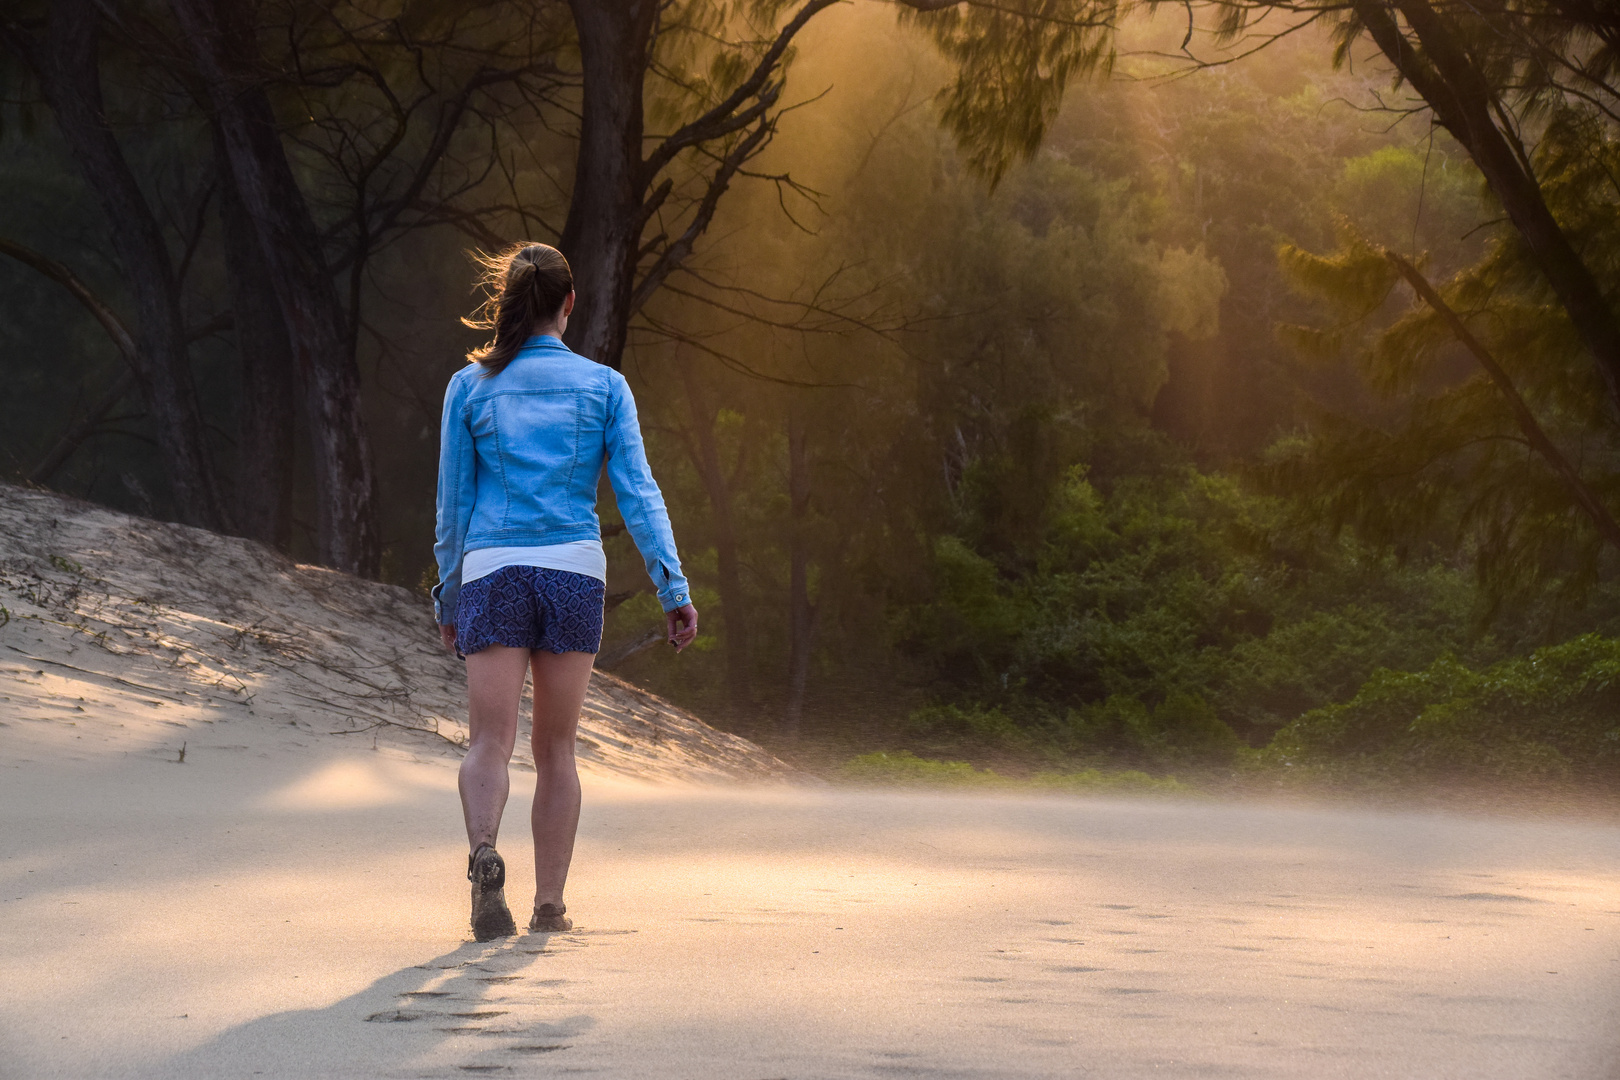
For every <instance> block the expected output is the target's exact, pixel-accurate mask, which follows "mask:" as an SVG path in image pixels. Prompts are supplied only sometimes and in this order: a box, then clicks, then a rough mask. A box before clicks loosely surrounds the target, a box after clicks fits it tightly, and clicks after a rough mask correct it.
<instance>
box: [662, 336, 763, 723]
mask: <svg viewBox="0 0 1620 1080" xmlns="http://www.w3.org/2000/svg"><path fill="white" fill-rule="evenodd" d="M679 367H680V369H681V379H682V381H683V382H684V383H685V385H686V399H687V402H688V404H690V405H691V409H692V444H691V445H692V451H693V454H692V457H693V464H694V465H696V466H697V470H698V475H699V476H700V477H701V478H702V480H703V490H704V493H705V494H707V495H708V497H709V507H710V510H711V511H712V513H713V514H714V550H715V561H716V563H717V564H718V565H717V567H716V569H717V571H718V580H717V582H716V584H717V585H718V586H719V587H720V616H721V618H722V619H723V620H724V622H725V652H726V692H727V694H728V695H729V697H730V699H731V707H732V709H733V710H734V711H736V712H739V713H740V712H742V711H743V710H745V709H747V708H748V707H749V706H750V705H752V704H753V686H752V683H753V678H752V670H753V669H752V657H751V655H750V652H751V650H750V649H749V639H748V604H747V600H746V599H745V598H744V596H743V585H742V564H741V560H739V559H738V557H737V555H738V552H737V530H736V526H735V523H734V521H733V520H732V506H731V485H730V484H729V483H728V482H727V480H726V473H725V470H724V469H723V468H721V466H720V447H719V445H718V444H717V443H716V441H715V437H714V424H715V419H716V416H717V412H718V410H717V409H716V407H715V406H714V404H713V403H712V402H711V401H710V400H709V396H708V394H707V392H706V391H705V389H704V387H703V386H702V385H701V384H700V383H699V382H698V379H697V375H696V373H695V372H694V371H693V370H692V365H691V363H690V362H687V363H681V364H679Z"/></svg>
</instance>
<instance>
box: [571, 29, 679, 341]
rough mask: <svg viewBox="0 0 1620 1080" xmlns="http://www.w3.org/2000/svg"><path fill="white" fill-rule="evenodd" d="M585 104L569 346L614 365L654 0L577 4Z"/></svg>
mask: <svg viewBox="0 0 1620 1080" xmlns="http://www.w3.org/2000/svg"><path fill="white" fill-rule="evenodd" d="M570 6H571V7H572V8H573V11H574V26H575V29H576V31H577V33H578V35H579V54H580V66H581V69H582V72H583V75H584V81H585V89H584V100H583V102H582V110H581V117H580V135H579V156H578V158H577V159H576V161H575V164H574V192H573V197H572V199H571V201H570V202H569V206H568V219H567V221H566V222H565V223H564V225H563V234H562V240H561V243H560V247H561V250H562V253H563V254H564V255H565V256H567V258H568V262H569V265H570V266H572V267H573V270H574V287H575V288H576V289H577V290H578V292H579V299H578V301H577V306H576V307H575V308H574V314H573V317H572V318H571V319H569V322H568V333H567V339H568V345H569V347H570V348H572V349H573V350H575V351H576V352H578V353H580V354H582V355H584V356H589V357H591V358H592V359H593V360H597V361H599V362H601V363H603V364H607V365H608V366H609V367H613V368H617V367H618V366H619V363H620V361H621V359H622V357H623V355H624V344H625V336H626V332H627V330H628V328H629V324H630V295H631V291H632V289H633V288H634V285H635V270H636V254H637V252H638V250H639V249H640V245H641V229H642V226H643V225H644V224H645V220H646V219H645V216H644V215H643V212H642V201H643V195H644V193H645V191H646V190H647V181H648V179H649V178H648V177H645V176H643V175H642V172H643V166H642V158H641V154H642V146H641V137H642V127H643V123H642V109H641V95H642V83H643V80H644V79H645V77H646V74H647V49H648V44H649V40H650V38H651V36H652V29H653V20H654V17H655V16H656V15H657V12H658V6H659V5H658V2H657V0H629V2H610V3H600V2H597V0H571V4H570Z"/></svg>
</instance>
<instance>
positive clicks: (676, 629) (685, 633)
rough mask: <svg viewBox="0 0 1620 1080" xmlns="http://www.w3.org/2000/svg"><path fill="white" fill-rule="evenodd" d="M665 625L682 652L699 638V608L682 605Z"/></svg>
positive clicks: (666, 617)
mask: <svg viewBox="0 0 1620 1080" xmlns="http://www.w3.org/2000/svg"><path fill="white" fill-rule="evenodd" d="M664 623H665V625H667V626H668V627H669V643H670V644H671V645H673V646H675V651H676V652H680V651H681V650H682V649H684V648H686V647H687V646H688V645H690V644H692V639H693V638H695V637H697V608H695V607H693V606H692V605H691V604H682V605H681V606H680V607H678V608H676V609H675V610H674V611H666V612H664ZM452 632H454V631H453V630H452Z"/></svg>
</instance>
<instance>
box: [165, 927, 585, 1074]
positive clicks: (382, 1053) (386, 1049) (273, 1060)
mask: <svg viewBox="0 0 1620 1080" xmlns="http://www.w3.org/2000/svg"><path fill="white" fill-rule="evenodd" d="M584 946H585V943H584V942H583V941H582V940H580V939H579V938H578V936H577V935H571V934H524V935H519V936H517V937H512V938H505V939H502V940H500V941H492V942H487V943H478V942H472V941H469V942H466V943H464V944H462V945H461V946H460V947H459V948H456V949H454V950H452V951H450V952H447V953H444V954H442V955H440V956H436V957H434V958H433V959H431V960H426V961H424V962H422V963H420V964H413V965H411V966H410V967H406V968H401V969H400V970H398V971H396V972H393V973H392V974H389V975H385V976H383V977H382V978H380V979H378V980H377V981H376V982H374V983H372V984H371V985H370V986H368V987H366V988H365V989H364V990H361V991H360V992H359V993H356V994H351V995H350V996H348V997H346V998H344V999H342V1000H341V1001H337V1002H334V1003H333V1004H331V1005H328V1006H327V1007H326V1008H324V1009H299V1010H295V1011H292V1012H282V1013H276V1014H274V1015H271V1016H265V1017H261V1018H259V1019H257V1020H251V1021H248V1022H247V1023H244V1024H238V1025H237V1026H235V1027H232V1028H229V1029H227V1030H225V1031H223V1032H221V1033H220V1034H219V1035H217V1036H215V1037H214V1038H213V1039H210V1040H209V1041H208V1042H206V1043H204V1044H202V1045H201V1046H198V1047H196V1048H194V1049H192V1050H188V1051H186V1052H184V1053H181V1054H176V1055H174V1056H172V1057H170V1058H167V1059H165V1060H164V1061H162V1062H159V1063H157V1064H155V1065H154V1066H153V1067H152V1069H151V1070H150V1073H151V1075H153V1076H164V1077H177V1076H196V1077H205V1076H206V1077H218V1078H227V1077H254V1076H267V1077H273V1076H283V1077H293V1076H296V1077H311V1078H314V1077H328V1076H330V1077H362V1076H363V1077H390V1078H392V1077H446V1076H467V1075H477V1074H480V1073H498V1072H506V1071H508V1069H509V1068H512V1067H514V1066H521V1064H522V1063H523V1062H525V1061H532V1060H535V1059H537V1058H542V1057H544V1058H547V1059H550V1058H551V1056H552V1055H554V1054H557V1053H558V1052H565V1051H566V1050H567V1049H568V1048H569V1045H570V1043H571V1042H572V1041H573V1040H574V1039H575V1038H577V1037H579V1036H581V1035H584V1034H585V1033H586V1032H588V1031H590V1030H591V1029H592V1028H593V1027H595V1026H596V1018H594V1017H592V1016H588V1015H582V1014H579V1013H570V1012H568V1006H567V1004H566V1003H565V1002H563V1001H560V1000H556V998H557V997H558V996H559V995H557V994H556V993H555V992H554V991H553V990H551V989H550V988H551V987H552V986H555V985H556V980H546V979H545V974H544V971H543V970H536V969H537V968H539V967H543V965H544V962H545V958H546V957H547V956H549V955H552V954H554V953H556V952H559V951H562V950H566V949H573V948H583V947H584ZM548 1005H549V1006H551V1008H547V1006H548Z"/></svg>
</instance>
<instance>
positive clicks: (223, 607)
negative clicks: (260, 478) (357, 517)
mask: <svg viewBox="0 0 1620 1080" xmlns="http://www.w3.org/2000/svg"><path fill="white" fill-rule="evenodd" d="M465 700H466V694H465V680H464V676H463V674H462V669H461V664H460V662H459V661H457V660H456V659H455V658H454V657H452V656H450V655H448V654H447V653H445V652H444V651H443V650H442V649H441V648H440V647H439V644H438V638H437V636H436V634H435V632H434V630H433V616H432V613H431V609H430V608H429V606H428V604H427V602H426V601H424V600H423V599H422V598H421V597H418V596H416V595H414V594H412V593H411V592H410V591H408V590H406V589H401V588H396V587H393V586H389V585H378V584H375V583H373V582H367V581H358V580H356V579H354V578H350V577H347V576H345V575H343V574H337V573H333V572H331V571H329V570H323V569H321V568H319V567H313V566H300V565H296V564H294V563H292V562H290V561H288V560H286V559H284V558H282V557H280V556H279V555H277V554H276V553H274V552H273V551H270V550H269V549H267V548H264V547H262V546H260V545H258V544H254V543H250V542H248V541H245V540H236V539H233V538H230V537H224V536H218V535H215V534H213V533H209V532H204V531H203V530H201V529H190V528H186V527H185V526H181V525H169V524H164V523H161V522H155V521H148V520H146V519H144V518H135V517H130V516H128V515H124V514H119V513H115V512H113V511H110V510H106V509H102V508H100V507H95V506H91V505H89V504H88V503H83V502H79V501H77V500H73V499H66V498H63V497H61V496H57V495H52V494H48V493H44V492H36V491H28V490H25V489H23V488H18V487H15V486H12V485H8V484H0V721H4V722H5V723H7V724H10V725H13V726H16V725H22V726H24V727H26V726H27V725H28V724H29V723H31V722H56V721H63V722H67V723H78V722H80V721H82V720H85V719H86V718H94V723H88V722H87V723H85V724H84V725H83V726H82V729H81V731H80V732H79V733H78V734H79V735H80V736H81V738H82V740H87V741H88V742H89V743H92V744H94V743H97V742H98V741H105V740H107V739H112V740H114V741H116V742H118V743H119V745H120V747H121V748H124V749H127V748H128V747H129V746H131V745H137V744H139V745H140V746H141V747H142V752H150V753H155V754H158V755H159V756H163V755H168V754H174V753H178V751H179V750H180V748H181V746H182V744H188V743H189V741H191V740H193V739H195V738H196V737H198V734H199V733H200V732H206V733H207V734H206V735H204V736H203V737H204V738H213V739H215V740H219V739H225V740H227V741H240V740H238V739H237V736H236V735H233V734H228V733H227V730H226V729H227V728H229V727H230V725H231V724H241V723H248V724H251V725H252V726H253V727H254V728H255V730H257V729H259V728H262V727H263V726H264V725H266V724H269V725H276V724H283V725H287V726H289V727H290V728H292V729H294V731H295V732H296V733H298V734H299V735H301V736H306V737H315V736H319V735H324V734H327V733H330V732H333V731H341V732H344V733H346V734H347V735H348V736H349V737H350V739H351V741H354V742H363V743H365V744H367V745H370V744H373V743H376V744H378V745H389V746H398V747H404V748H410V749H413V750H417V751H419V752H426V753H432V754H437V753H439V752H441V751H442V750H444V749H446V748H447V747H448V748H451V749H454V748H455V747H459V746H460V745H462V744H464V743H465V741H466V726H465ZM527 711H528V703H527V700H525V703H524V712H525V714H526V713H527ZM580 734H581V739H580V747H579V754H580V758H581V761H582V763H583V764H584V766H585V768H587V769H589V770H592V771H595V772H602V773H612V774H619V775H627V776H635V777H640V778H668V779H687V780H713V779H740V778H749V779H759V778H764V777H786V776H788V775H789V774H790V773H791V770H789V769H788V768H787V767H786V766H785V765H783V764H782V763H781V762H780V761H778V760H777V759H775V758H774V757H772V756H771V755H769V754H767V753H765V752H764V751H763V750H761V749H760V748H759V747H757V746H755V745H754V744H753V743H750V742H748V741H747V740H744V739H739V738H736V737H735V736H732V735H728V734H725V733H723V732H719V731H716V730H714V729H713V728H711V727H709V726H708V725H706V724H703V723H702V722H700V721H699V720H698V719H697V718H696V717H694V716H692V715H691V714H690V713H687V712H684V711H682V710H680V709H677V708H675V707H674V706H672V705H670V704H669V703H668V702H666V701H663V700H662V699H660V698H657V697H654V696H653V695H651V694H648V693H645V692H644V691H641V690H638V689H636V688H635V687H633V686H631V685H630V684H629V683H626V682H624V681H623V680H621V679H616V678H614V677H613V676H611V675H607V674H603V673H598V674H597V677H596V679H595V680H594V686H593V688H592V691H591V694H590V696H589V698H588V699H587V701H586V706H585V713H584V717H583V719H582V721H581V723H580ZM525 742H526V739H520V740H519V743H518V754H517V757H518V762H519V766H520V767H527V768H532V767H533V762H532V759H530V757H529V751H528V749H527V748H526V746H525V745H524V744H525Z"/></svg>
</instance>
